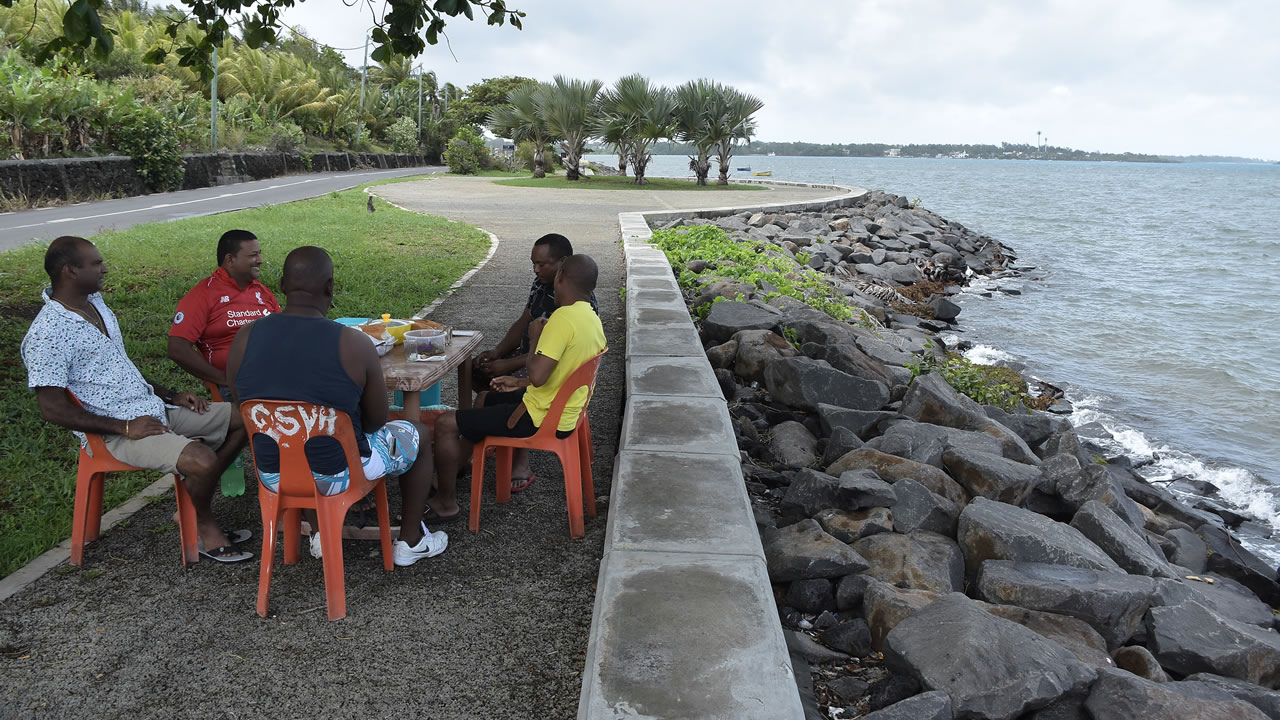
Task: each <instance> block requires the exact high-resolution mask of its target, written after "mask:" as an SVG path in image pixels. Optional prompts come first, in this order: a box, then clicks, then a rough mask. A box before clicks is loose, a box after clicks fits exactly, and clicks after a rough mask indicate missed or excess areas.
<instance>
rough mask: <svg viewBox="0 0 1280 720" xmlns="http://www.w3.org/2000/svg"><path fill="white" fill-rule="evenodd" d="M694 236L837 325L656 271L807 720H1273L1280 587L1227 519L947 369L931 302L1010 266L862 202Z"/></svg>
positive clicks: (977, 247)
mask: <svg viewBox="0 0 1280 720" xmlns="http://www.w3.org/2000/svg"><path fill="white" fill-rule="evenodd" d="M707 222H708V221H698V220H682V221H676V222H675V223H672V224H671V225H669V226H667V227H673V228H679V227H680V226H689V225H702V224H706V223H707ZM711 222H713V223H714V224H715V225H717V226H719V227H720V228H722V229H723V230H724V231H725V232H726V233H728V234H729V236H730V237H731V238H733V239H737V240H742V241H750V242H752V243H753V244H755V246H756V247H757V251H758V253H759V254H760V256H761V258H762V260H763V259H765V258H767V259H768V260H769V262H770V263H773V267H774V268H776V267H778V265H777V263H778V262H779V260H781V259H785V260H786V261H788V262H789V263H790V264H791V265H790V266H791V267H792V268H793V271H792V272H791V273H790V274H789V275H788V277H789V278H792V277H799V276H804V277H805V278H812V277H820V278H821V282H822V283H825V285H826V288H825V289H826V290H834V291H835V292H834V293H832V294H833V295H835V296H836V297H838V298H842V299H841V300H840V301H839V304H838V305H839V307H838V308H837V309H839V310H840V312H839V314H841V315H844V314H845V313H849V315H851V317H849V319H847V320H838V319H836V318H835V317H833V316H832V314H829V313H828V312H824V311H822V310H818V309H816V308H815V307H814V305H817V306H820V307H823V308H824V309H826V310H831V309H832V305H831V304H830V301H829V300H827V301H824V303H825V304H824V303H819V302H817V301H816V300H817V298H818V294H815V293H812V290H811V288H810V289H805V290H804V291H803V293H800V294H798V293H795V292H792V293H789V294H790V295H791V296H788V293H785V292H783V293H781V294H780V288H779V287H776V285H777V284H778V283H777V282H775V281H777V277H776V276H774V275H768V274H764V273H756V274H755V275H745V276H744V273H742V272H729V270H730V269H732V268H731V267H730V266H731V265H732V266H737V269H738V270H740V269H741V267H740V266H741V263H740V262H732V261H729V260H726V259H722V258H715V257H703V258H698V259H692V260H686V261H682V262H681V263H680V265H679V266H676V263H674V262H673V267H674V270H675V271H676V273H677V274H678V275H680V276H681V280H682V283H681V284H682V287H684V288H685V295H686V300H687V301H688V303H689V306H690V311H691V315H693V316H694V317H696V318H702V319H701V321H700V323H699V326H700V327H699V331H700V333H701V337H702V339H703V343H704V346H705V348H706V352H707V357H708V359H709V361H710V362H711V365H712V366H713V367H714V368H715V369H716V376H717V378H718V379H719V381H720V385H721V390H722V392H723V394H724V396H725V398H726V400H727V402H728V404H729V412H730V416H731V418H732V420H733V424H734V430H735V434H736V436H737V441H738V445H739V450H740V452H741V459H742V472H743V476H744V478H745V480H746V485H747V490H748V493H749V495H750V497H751V500H752V505H753V508H754V510H755V513H756V521H757V527H758V529H759V530H760V534H761V541H762V543H763V545H764V550H765V555H766V558H767V563H768V570H769V576H770V579H771V581H772V582H773V583H774V590H775V596H776V601H777V605H778V607H779V613H780V620H781V623H782V626H783V632H784V634H785V635H786V637H787V641H788V645H789V647H790V649H791V651H792V660H793V663H794V665H795V669H796V677H797V680H798V682H799V684H800V690H801V697H802V698H803V699H804V700H805V703H806V711H807V715H808V716H809V717H813V718H821V717H827V718H841V719H842V720H844V719H848V718H856V717H870V718H876V719H877V720H885V719H886V718H904V719H905V718H913V719H915V718H999V719H1013V718H1036V719H1037V720H1057V719H1068V718H1095V719H1098V718H1108V720H1112V719H1115V720H1126V719H1128V718H1134V719H1137V718H1163V717H1169V718H1173V717H1177V718H1181V719H1188V718H1192V719H1194V718H1222V717H1232V718H1237V719H1250V718H1271V719H1272V720H1278V719H1280V692H1276V689H1277V688H1280V634H1277V632H1276V630H1277V629H1280V620H1278V619H1277V612H1276V610H1275V608H1277V607H1280V578H1278V577H1277V572H1276V569H1275V568H1273V567H1271V566H1270V565H1269V564H1268V563H1266V562H1264V561H1263V560H1261V559H1259V558H1257V557H1255V556H1254V555H1252V554H1251V553H1249V552H1248V551H1247V550H1246V549H1245V548H1244V547H1242V546H1241V545H1240V543H1239V542H1238V540H1237V538H1236V537H1235V536H1234V531H1233V528H1238V527H1239V526H1240V525H1242V524H1244V523H1247V522H1248V519H1247V518H1243V517H1241V516H1240V515H1238V514H1236V513H1233V512H1231V511H1230V510H1228V509H1226V508H1225V507H1221V506H1217V505H1214V504H1207V505H1205V504H1200V503H1196V504H1195V506H1193V505H1192V504H1188V503H1187V502H1184V501H1182V500H1180V499H1179V498H1178V497H1177V496H1175V495H1174V494H1172V493H1170V492H1169V491H1168V490H1166V489H1164V488H1162V487H1159V486H1157V485H1154V484H1150V483H1147V482H1146V481H1145V480H1143V478H1142V477H1141V476H1139V475H1138V474H1137V473H1136V472H1135V471H1134V469H1133V468H1132V467H1131V466H1130V465H1129V464H1128V463H1127V462H1126V461H1125V460H1124V458H1107V457H1105V455H1106V454H1105V452H1103V451H1102V450H1101V449H1100V448H1098V447H1097V446H1094V445H1091V444H1090V442H1089V440H1088V438H1087V437H1085V438H1082V437H1081V436H1080V435H1079V434H1077V432H1076V431H1075V430H1073V429H1072V427H1071V426H1070V423H1069V422H1067V420H1066V419H1064V418H1063V417H1062V414H1063V413H1066V412H1069V411H1070V408H1069V406H1067V405H1066V403H1065V402H1064V401H1062V400H1060V399H1058V398H1057V397H1055V395H1054V393H1053V390H1054V388H1052V386H1048V385H1041V386H1040V387H1039V388H1032V389H1031V390H1030V392H1025V386H1020V385H1019V384H1018V382H1017V380H1018V378H1014V379H1013V380H1011V381H1008V382H1007V383H1006V382H1005V380H1004V378H1007V375H1004V376H983V375H981V373H979V374H977V375H975V374H974V373H975V372H977V371H976V370H975V369H974V368H972V367H970V366H968V365H967V364H963V363H960V364H953V363H955V362H956V361H955V358H954V356H952V355H949V354H948V350H954V348H948V347H947V346H946V344H945V343H944V342H943V341H942V339H941V338H940V337H939V335H940V333H943V332H950V331H954V330H955V321H956V319H957V316H958V314H959V311H960V308H959V306H958V305H956V304H955V303H954V302H952V301H951V300H950V298H951V297H952V296H954V295H955V294H957V293H959V292H961V291H962V289H963V287H964V285H966V284H967V282H968V279H969V278H971V277H974V276H983V277H987V278H999V277H1003V276H1006V275H1010V274H1017V273H1019V272H1021V271H1022V270H1026V269H1027V268H1021V267H1020V266H1018V264H1017V260H1016V256H1015V253H1013V252H1012V251H1011V250H1010V249H1009V248H1006V247H1004V246H1002V245H1001V244H1000V243H999V242H997V241H995V240H993V239H992V238H990V237H987V236H982V235H979V234H976V233H974V232H972V231H970V230H968V229H966V228H964V227H963V226H960V225H959V224H957V223H954V222H949V221H947V220H945V219H943V218H940V217H938V216H937V215H935V214H933V213H931V212H928V211H926V210H923V209H919V208H916V207H913V206H912V204H911V203H909V202H907V200H906V199H905V198H902V197H898V196H894V195H890V194H886V193H882V192H874V193H870V194H868V196H867V197H866V199H865V200H864V201H863V202H862V204H861V205H859V206H855V207H850V208H844V209H840V210H836V211H832V212H826V213H776V214H763V213H740V214H738V215H733V216H727V217H722V218H719V219H716V220H714V221H711ZM677 231H678V230H677ZM655 239H656V238H655ZM669 256H670V254H669ZM784 265H785V263H784ZM809 271H813V273H810V272H809ZM814 274H816V275H814ZM750 277H755V279H754V281H752V280H749V279H748V278H750ZM770 277H772V278H774V281H771V280H770V279H769V278H770ZM797 295H799V297H797ZM802 300H805V301H809V303H808V304H806V302H803V301H802ZM845 308H847V309H845ZM949 365H951V369H952V370H955V371H956V372H958V373H960V375H959V376H958V378H959V379H958V380H953V382H952V383H951V384H949V383H948V381H947V380H945V379H943V375H942V372H941V371H942V370H944V369H947V368H948V366H949ZM948 377H953V376H952V375H948ZM956 383H961V384H964V383H973V384H974V385H973V386H974V387H975V388H977V389H978V390H981V389H982V388H983V387H988V386H993V385H1000V386H1001V387H1002V388H1003V395H1004V400H1003V401H1000V400H991V401H990V402H997V403H998V404H987V405H981V404H979V403H978V402H976V401H975V400H973V399H971V398H970V397H967V396H966V395H963V394H961V393H959V392H957V391H956V390H955V389H954V388H953V384H956ZM966 387H967V386H966ZM967 392H970V394H975V392H974V391H973V390H969V389H967ZM979 396H981V397H984V399H986V396H984V395H979ZM1011 398H1012V399H1011ZM1027 405H1031V406H1033V407H1037V408H1043V409H1029V408H1028V407H1027ZM806 670H807V671H806ZM867 713H870V714H867Z"/></svg>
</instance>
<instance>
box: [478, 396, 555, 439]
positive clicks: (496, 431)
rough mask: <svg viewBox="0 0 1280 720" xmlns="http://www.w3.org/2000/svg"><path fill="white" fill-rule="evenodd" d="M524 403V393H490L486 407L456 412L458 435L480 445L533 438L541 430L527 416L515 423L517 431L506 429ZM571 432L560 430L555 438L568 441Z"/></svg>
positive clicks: (521, 417)
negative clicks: (487, 439)
mask: <svg viewBox="0 0 1280 720" xmlns="http://www.w3.org/2000/svg"><path fill="white" fill-rule="evenodd" d="M523 400H524V390H523V389H521V390H512V391H511V392H493V391H490V392H489V394H488V395H486V396H485V400H484V407H479V408H471V409H469V410H458V411H457V419H458V432H459V433H461V434H462V437H464V438H466V439H467V441H468V442H470V443H472V444H475V443H479V442H480V441H481V440H483V439H484V438H485V437H486V436H493V437H511V438H526V437H532V436H533V434H534V433H536V432H538V426H537V425H534V424H533V418H531V417H529V413H528V412H523V413H521V414H520V420H519V421H518V422H516V426H515V427H507V420H509V419H511V414H512V413H514V412H515V411H516V408H517V407H519V406H520V403H521V402H523ZM572 432H573V431H572V430H557V431H556V437H558V438H566V437H569V434H570V433H572Z"/></svg>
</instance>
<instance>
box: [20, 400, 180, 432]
mask: <svg viewBox="0 0 1280 720" xmlns="http://www.w3.org/2000/svg"><path fill="white" fill-rule="evenodd" d="M36 404H37V405H38V406H39V407H40V417H42V418H44V420H45V421H46V422H51V423H53V424H54V425H60V426H62V427H64V428H67V429H69V430H79V431H80V432H89V433H98V434H101V435H125V434H126V430H127V431H128V437H129V438H132V439H134V440H137V439H140V438H144V437H148V436H150V435H159V434H161V433H164V432H165V431H166V429H165V426H164V424H163V423H161V422H160V421H159V420H156V419H155V418H153V417H151V416H150V415H142V416H140V417H136V418H133V419H130V420H117V419H115V418H109V417H103V416H101V415H95V414H93V413H91V412H89V411H88V410H85V409H84V408H82V407H80V406H79V405H77V404H76V403H74V402H73V401H72V400H71V398H70V396H68V395H67V389H66V388H60V387H38V388H36Z"/></svg>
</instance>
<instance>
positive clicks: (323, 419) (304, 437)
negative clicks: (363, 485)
mask: <svg viewBox="0 0 1280 720" xmlns="http://www.w3.org/2000/svg"><path fill="white" fill-rule="evenodd" d="M241 409H242V412H241V414H242V416H243V417H244V419H245V426H246V428H247V429H248V431H249V436H250V438H251V439H252V438H253V437H255V436H257V435H265V436H266V437H268V438H269V439H270V440H271V441H272V442H274V443H275V444H276V447H278V448H279V449H280V494H281V495H291V496H295V497H311V496H313V495H314V494H315V490H316V485H315V476H314V475H312V472H311V464H310V463H309V462H308V461H307V454H306V444H307V441H308V440H311V439H312V438H321V437H330V438H334V439H335V440H337V441H338V442H339V443H341V444H342V451H343V453H344V454H345V455H346V456H347V467H348V468H349V469H350V473H351V484H355V483H356V482H364V481H365V478H364V466H363V465H362V464H361V461H360V453H359V452H358V451H357V446H356V435H355V431H354V430H353V429H352V427H351V418H350V417H348V416H347V414H346V413H345V412H342V411H341V410H337V409H335V408H331V407H329V406H327V405H315V404H313V403H307V402H298V401H294V400H260V399H253V400H245V401H244V403H243V404H242V406H241ZM250 447H252V445H250ZM255 462H256V461H255Z"/></svg>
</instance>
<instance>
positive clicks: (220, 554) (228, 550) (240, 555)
mask: <svg viewBox="0 0 1280 720" xmlns="http://www.w3.org/2000/svg"><path fill="white" fill-rule="evenodd" d="M200 557H202V558H208V559H210V560H213V561H214V562H220V563H238V562H244V561H245V560H252V559H253V553H251V552H245V551H243V550H240V549H238V548H236V546H235V545H223V546H222V547H220V548H214V549H213V550H208V551H206V550H201V551H200Z"/></svg>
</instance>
